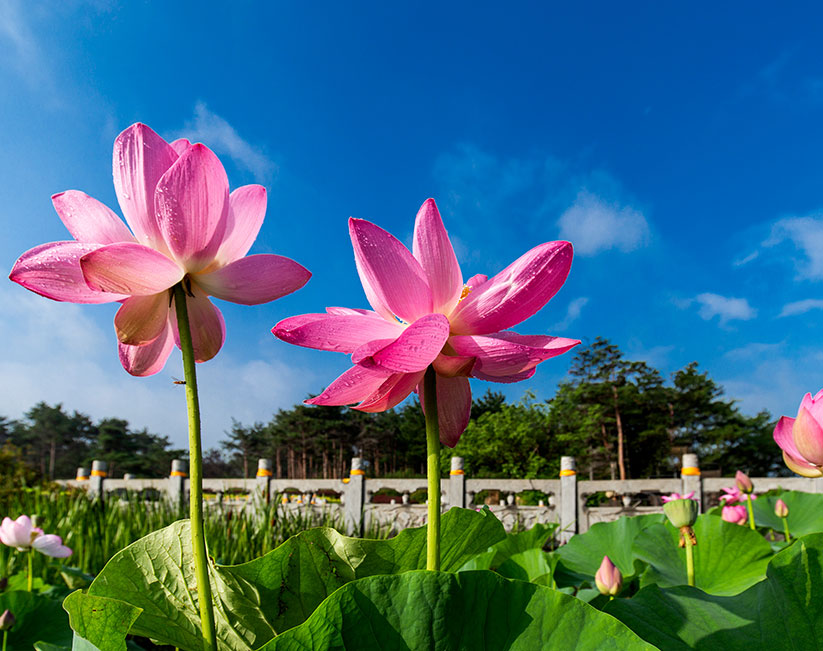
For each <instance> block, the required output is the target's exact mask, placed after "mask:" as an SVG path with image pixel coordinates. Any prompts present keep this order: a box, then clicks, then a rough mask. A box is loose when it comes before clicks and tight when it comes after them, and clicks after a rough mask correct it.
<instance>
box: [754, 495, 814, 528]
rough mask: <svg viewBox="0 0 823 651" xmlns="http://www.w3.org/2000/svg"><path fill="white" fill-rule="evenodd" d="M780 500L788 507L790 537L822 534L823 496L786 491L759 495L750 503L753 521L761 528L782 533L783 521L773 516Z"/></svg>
mask: <svg viewBox="0 0 823 651" xmlns="http://www.w3.org/2000/svg"><path fill="white" fill-rule="evenodd" d="M778 499H782V500H783V501H784V502H785V503H786V506H788V507H789V516H788V517H787V518H786V519H787V520H788V521H789V532H790V533H791V535H792V537H797V536H805V535H806V534H810V533H818V532H823V495H820V494H817V493H802V492H800V491H788V492H785V493H783V494H781V495H774V494H771V493H770V494H768V495H759V496H758V498H757V499H756V500H755V501H754V502H752V508H753V509H754V521H755V522H756V523H757V524H758V525H760V526H762V527H771V528H772V529H774V530H775V531H780V532H782V531H783V520H781V519H780V518H778V517H777V516H776V515H775V514H774V504H775V502H777V500H778Z"/></svg>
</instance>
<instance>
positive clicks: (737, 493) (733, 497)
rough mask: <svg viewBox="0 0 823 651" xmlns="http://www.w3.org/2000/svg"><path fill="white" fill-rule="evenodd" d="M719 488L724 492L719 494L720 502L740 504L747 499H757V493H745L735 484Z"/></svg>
mask: <svg viewBox="0 0 823 651" xmlns="http://www.w3.org/2000/svg"><path fill="white" fill-rule="evenodd" d="M721 490H723V492H724V493H726V494H725V495H721V496H720V503H721V504H726V505H730V504H740V503H741V502H745V501H746V500H747V499H753V500H756V499H757V495H755V494H754V493H751V494H749V495H747V494H746V493H743V492H742V491H741V490H740V489H739V488H737V486H730V487H728V488H723V489H721Z"/></svg>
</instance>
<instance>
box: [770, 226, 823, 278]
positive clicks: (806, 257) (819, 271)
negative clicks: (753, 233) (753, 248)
mask: <svg viewBox="0 0 823 651" xmlns="http://www.w3.org/2000/svg"><path fill="white" fill-rule="evenodd" d="M786 241H789V242H791V243H792V244H793V245H794V246H795V248H797V249H798V250H799V251H800V252H801V253H802V254H803V257H802V258H801V259H799V260H798V259H795V267H796V269H797V275H798V277H799V278H801V279H810V280H821V279H823V216H821V215H809V216H806V217H789V218H786V219H781V220H779V221H778V222H776V223H775V225H774V226H773V227H772V232H771V236H770V237H769V238H768V239H767V240H766V241H764V242H763V246H765V247H774V246H777V245H779V244H782V243H783V242H786Z"/></svg>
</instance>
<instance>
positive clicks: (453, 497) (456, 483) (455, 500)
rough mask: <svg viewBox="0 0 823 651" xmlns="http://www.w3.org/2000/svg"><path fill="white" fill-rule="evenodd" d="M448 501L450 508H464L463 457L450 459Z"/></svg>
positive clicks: (464, 475) (464, 474) (464, 479)
mask: <svg viewBox="0 0 823 651" xmlns="http://www.w3.org/2000/svg"><path fill="white" fill-rule="evenodd" d="M448 500H449V506H450V507H452V506H457V507H459V508H461V509H464V508H466V473H465V472H464V471H463V457H452V461H451V470H450V471H449V494H448Z"/></svg>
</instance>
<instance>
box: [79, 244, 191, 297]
mask: <svg viewBox="0 0 823 651" xmlns="http://www.w3.org/2000/svg"><path fill="white" fill-rule="evenodd" d="M80 266H81V268H82V269H83V275H84V276H85V278H86V282H87V283H88V285H89V287H91V288H92V289H96V290H98V291H104V292H118V293H120V294H130V295H132V296H148V295H151V294H157V293H159V292H162V291H164V290H166V289H169V288H170V287H173V286H174V285H175V284H177V283H178V282H180V281H181V280H182V279H183V276H184V275H185V274H184V272H183V270H182V269H181V268H180V266H179V265H178V264H177V263H176V262H174V261H173V260H170V259H169V258H167V257H166V256H165V255H163V254H162V253H160V252H158V251H155V250H154V249H150V248H149V247H147V246H143V245H142V244H136V243H133V242H123V243H120V244H108V245H106V246H102V247H100V248H98V249H96V250H94V251H92V252H90V253H87V254H86V255H84V256H83V257H82V258H81V259H80Z"/></svg>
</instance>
